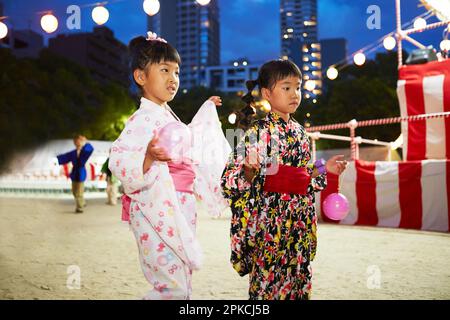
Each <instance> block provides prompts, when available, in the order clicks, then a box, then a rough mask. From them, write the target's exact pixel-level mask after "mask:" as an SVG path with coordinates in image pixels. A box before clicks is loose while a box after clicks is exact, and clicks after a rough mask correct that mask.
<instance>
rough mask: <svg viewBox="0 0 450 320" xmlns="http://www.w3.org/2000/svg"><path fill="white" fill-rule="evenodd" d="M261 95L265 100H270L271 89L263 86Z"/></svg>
mask: <svg viewBox="0 0 450 320" xmlns="http://www.w3.org/2000/svg"><path fill="white" fill-rule="evenodd" d="M261 95H262V97H263V99H264V100H269V99H270V90H269V89H267V88H261Z"/></svg>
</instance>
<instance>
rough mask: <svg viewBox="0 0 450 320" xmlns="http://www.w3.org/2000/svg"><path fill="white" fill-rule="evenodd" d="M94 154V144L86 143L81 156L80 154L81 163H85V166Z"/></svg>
mask: <svg viewBox="0 0 450 320" xmlns="http://www.w3.org/2000/svg"><path fill="white" fill-rule="evenodd" d="M93 152H94V147H93V146H92V144H90V143H86V144H85V145H84V146H83V149H81V154H80V159H81V163H83V164H84V163H86V162H87V161H88V159H89V157H90V156H91V155H92V153H93Z"/></svg>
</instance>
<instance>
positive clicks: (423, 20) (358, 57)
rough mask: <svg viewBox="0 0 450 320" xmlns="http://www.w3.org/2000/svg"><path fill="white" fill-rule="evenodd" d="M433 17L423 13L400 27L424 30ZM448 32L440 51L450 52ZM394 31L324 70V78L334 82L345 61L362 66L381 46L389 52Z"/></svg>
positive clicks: (393, 38)
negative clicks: (428, 20)
mask: <svg viewBox="0 0 450 320" xmlns="http://www.w3.org/2000/svg"><path fill="white" fill-rule="evenodd" d="M432 15H433V13H432V12H429V11H428V12H425V13H422V14H421V15H419V16H417V17H415V18H414V19H412V20H411V21H409V22H407V23H405V24H403V25H402V28H405V27H407V28H410V27H411V26H412V27H413V28H414V29H420V30H421V29H424V28H426V27H427V19H428V18H429V17H431V16H432ZM449 32H450V25H449V26H448V27H447V28H446V29H445V30H444V37H443V38H444V39H443V40H442V41H441V43H440V49H441V50H442V51H450V40H448V39H447V38H448V34H449ZM395 34H396V32H395V31H392V32H390V33H388V34H386V35H384V36H382V37H381V38H380V39H378V40H377V41H375V42H374V43H372V44H370V45H368V46H366V47H365V48H362V49H359V50H357V51H356V52H354V53H352V54H351V55H349V56H347V57H345V58H344V59H343V60H341V61H339V62H337V63H335V64H334V65H332V66H330V67H329V68H328V69H327V70H326V76H327V78H328V79H330V80H335V79H336V78H337V77H338V76H339V70H341V69H343V68H345V67H346V66H347V65H348V64H347V61H349V60H350V59H351V58H352V60H353V63H354V64H355V65H357V66H362V65H364V63H365V62H366V56H367V54H369V53H371V52H373V51H375V50H376V49H378V48H380V47H381V46H383V47H384V48H385V49H386V50H388V51H391V50H393V49H394V48H395V46H396V45H397V40H396V39H395V37H394V36H395ZM305 87H306V83H305Z"/></svg>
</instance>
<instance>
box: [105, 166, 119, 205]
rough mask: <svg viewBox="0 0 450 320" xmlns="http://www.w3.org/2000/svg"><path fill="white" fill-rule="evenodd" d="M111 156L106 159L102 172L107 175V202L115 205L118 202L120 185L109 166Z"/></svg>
mask: <svg viewBox="0 0 450 320" xmlns="http://www.w3.org/2000/svg"><path fill="white" fill-rule="evenodd" d="M108 166H109V158H107V159H106V161H105V163H104V164H103V166H102V173H103V174H104V175H105V176H106V194H107V195H108V201H107V202H106V204H109V205H111V206H115V205H116V204H117V195H118V193H119V186H118V182H119V181H118V180H117V178H116V177H115V176H114V175H113V174H112V172H111V170H109V168H108Z"/></svg>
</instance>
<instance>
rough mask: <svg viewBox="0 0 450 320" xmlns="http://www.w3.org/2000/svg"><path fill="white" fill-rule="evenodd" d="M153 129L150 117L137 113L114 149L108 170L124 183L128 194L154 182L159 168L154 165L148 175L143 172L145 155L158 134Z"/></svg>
mask: <svg viewBox="0 0 450 320" xmlns="http://www.w3.org/2000/svg"><path fill="white" fill-rule="evenodd" d="M138 112H139V111H138ZM154 128H155V126H154V124H152V122H151V121H148V117H145V116H143V115H139V113H135V114H134V115H133V116H132V117H130V119H129V120H128V122H127V124H126V125H125V128H124V129H123V131H122V133H121V134H120V136H119V138H118V139H117V140H116V141H114V142H113V144H112V146H111V153H110V159H109V169H110V170H111V172H112V173H113V175H115V176H116V177H117V178H118V179H119V180H120V181H121V182H122V185H123V187H124V191H125V193H126V194H132V193H134V192H137V191H140V190H141V189H143V188H146V187H150V186H151V185H153V183H154V182H155V179H156V177H157V173H158V172H157V171H158V170H155V168H157V166H155V165H154V164H153V165H152V166H151V167H150V169H149V170H148V171H147V172H146V173H145V174H144V172H143V164H144V159H145V152H146V150H147V145H148V143H149V142H150V141H151V139H152V138H153V136H154V134H155V132H154Z"/></svg>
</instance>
